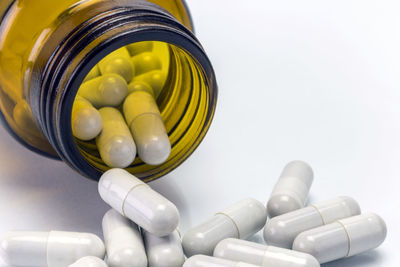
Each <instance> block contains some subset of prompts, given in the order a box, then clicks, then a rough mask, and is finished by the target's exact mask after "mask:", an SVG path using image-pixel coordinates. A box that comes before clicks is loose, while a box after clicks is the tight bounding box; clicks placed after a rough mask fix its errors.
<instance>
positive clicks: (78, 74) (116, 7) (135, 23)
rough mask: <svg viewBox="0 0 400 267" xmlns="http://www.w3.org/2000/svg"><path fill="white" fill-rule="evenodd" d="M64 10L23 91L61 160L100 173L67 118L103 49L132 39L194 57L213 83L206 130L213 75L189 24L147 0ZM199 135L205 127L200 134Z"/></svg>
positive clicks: (156, 173)
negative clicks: (79, 144) (172, 47)
mask: <svg viewBox="0 0 400 267" xmlns="http://www.w3.org/2000/svg"><path fill="white" fill-rule="evenodd" d="M67 14H68V16H60V19H59V21H58V22H57V23H55V24H54V27H53V28H52V29H51V33H50V34H48V36H47V38H46V41H45V42H44V43H43V46H42V49H41V50H40V52H39V53H38V54H37V58H36V60H34V62H35V64H34V66H33V67H32V71H31V76H30V79H29V80H30V83H29V89H30V91H29V94H28V95H29V98H30V99H29V100H30V105H31V108H32V111H33V114H34V117H35V119H36V120H37V122H38V124H39V125H40V127H41V129H42V131H43V133H44V135H45V136H46V137H47V139H48V140H49V142H50V143H51V145H52V146H53V147H54V149H55V150H56V151H57V153H58V155H59V156H60V157H61V158H62V159H63V160H64V161H65V162H67V163H68V164H69V165H71V166H72V167H73V168H75V169H76V170H78V171H80V172H81V173H82V174H83V175H85V176H87V177H92V178H98V177H99V176H100V175H101V174H102V172H103V170H101V169H98V168H95V167H93V166H92V165H91V164H90V163H89V162H88V161H87V160H85V158H84V157H82V154H81V152H80V151H79V148H78V147H77V146H76V143H75V139H74V137H73V135H72V130H71V124H70V121H71V110H72V105H73V101H74V99H75V96H76V94H77V91H78V89H79V87H80V85H81V83H82V82H83V80H84V78H85V76H86V74H87V73H88V72H89V71H90V70H91V69H92V68H93V67H94V66H95V65H96V64H97V63H98V62H99V61H100V60H101V59H102V58H103V57H104V56H106V55H107V54H109V53H111V52H112V51H114V50H116V49H118V48H120V47H122V46H126V45H128V44H131V43H135V42H141V41H161V42H165V43H169V44H172V45H175V46H177V47H179V48H181V49H182V50H183V51H186V52H187V53H188V54H190V55H191V56H192V57H193V58H194V62H195V64H198V67H199V69H201V72H203V73H202V75H204V76H205V77H206V78H207V82H208V83H209V84H210V88H213V90H212V91H210V92H209V93H210V94H212V96H211V97H210V98H209V99H212V102H210V103H209V104H210V105H211V106H212V107H213V108H212V110H211V111H210V112H209V113H210V114H208V115H207V116H206V117H207V121H206V122H205V125H206V127H205V128H204V131H207V129H208V127H209V121H211V118H212V115H213V113H214V110H213V109H214V108H215V103H214V101H215V100H216V81H215V75H214V72H213V69H212V66H211V64H210V62H209V60H208V58H207V56H206V54H205V52H204V51H203V49H202V47H201V45H200V43H199V41H198V40H197V39H196V37H195V36H194V35H193V33H192V32H191V31H190V30H189V29H187V28H186V27H185V26H183V25H182V24H181V23H180V22H179V21H177V20H176V19H175V18H174V17H173V16H172V15H170V14H169V13H168V12H167V11H165V10H164V9H162V8H160V7H159V6H157V5H154V4H151V3H149V2H147V1H143V2H142V1H136V2H134V3H132V1H126V0H124V1H106V2H104V1H101V2H99V3H95V4H93V5H90V6H84V5H82V6H79V5H78V6H75V7H73V8H71V9H70V10H68V11H66V13H65V15H67ZM209 101H211V100H209ZM203 136H204V133H203V134H201V135H200V138H202V137H203ZM198 143H199V142H197V144H196V146H197V145H198ZM186 157H187V156H186ZM171 169H172V167H171ZM159 174H160V175H161V174H164V173H162V171H161V170H154V171H153V172H152V173H148V174H146V175H143V176H146V177H147V176H152V177H155V176H159Z"/></svg>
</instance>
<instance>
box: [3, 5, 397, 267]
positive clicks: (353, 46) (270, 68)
mask: <svg viewBox="0 0 400 267" xmlns="http://www.w3.org/2000/svg"><path fill="white" fill-rule="evenodd" d="M188 4H189V6H190V8H191V9H192V13H193V17H194V20H195V25H196V31H197V35H198V37H199V39H200V40H201V41H202V43H203V45H204V47H205V49H206V50H207V53H208V54H209V56H210V58H211V60H212V62H213V64H214V67H215V70H216V73H217V76H218V81H219V87H220V92H219V103H218V111H217V113H216V117H215V120H214V123H213V125H212V128H211V130H210V132H209V134H208V135H207V137H206V138H205V140H204V142H203V143H202V144H201V146H200V147H199V148H198V149H197V151H196V152H195V153H194V154H193V156H191V157H190V158H189V160H187V161H186V162H185V163H184V164H183V165H182V166H181V167H179V168H178V169H177V170H175V171H174V172H172V173H171V174H169V175H167V176H166V177H164V178H162V179H160V180H157V181H155V182H153V183H151V186H153V188H154V189H156V190H157V191H159V192H161V193H162V194H164V195H165V196H167V197H168V198H169V199H171V200H172V201H173V202H174V203H175V204H176V205H177V206H178V208H179V209H180V212H181V216H182V220H181V230H182V231H183V232H185V231H186V230H187V229H188V228H189V227H190V226H193V225H195V224H197V223H199V222H201V221H202V220H204V219H206V218H208V217H210V216H211V215H212V214H213V213H214V212H216V211H219V210H221V209H223V208H225V207H226V206H228V205H229V204H231V203H234V202H236V201H238V200H240V199H242V198H246V197H253V198H256V199H258V200H260V201H262V202H266V201H267V199H268V196H269V194H270V192H271V190H272V187H273V185H274V183H275V182H276V180H277V178H278V176H279V174H280V172H281V170H282V168H283V166H284V165H285V164H286V163H287V162H289V161H291V160H293V159H302V160H305V161H307V162H309V163H310V164H311V165H312V166H313V168H314V171H315V180H314V184H313V186H312V190H311V196H310V201H312V202H315V201H320V200H325V199H328V198H332V197H335V196H338V195H348V196H352V197H354V198H355V199H357V200H358V201H359V203H360V205H361V207H362V209H363V211H372V212H376V213H378V214H379V215H381V216H382V217H383V218H384V219H385V220H386V222H387V226H388V237H387V240H386V242H385V243H384V244H383V245H382V246H381V247H380V248H379V249H377V250H375V251H372V252H368V253H365V254H362V255H359V256H355V257H353V258H350V259H346V260H341V261H338V262H334V263H330V264H325V265H324V267H339V266H340V267H361V266H362V267H377V266H378V267H379V266H382V267H383V266H384V267H396V266H399V263H400V256H399V254H400V253H399V252H398V246H399V242H400V212H399V211H400V194H399V188H400V182H399V179H400V16H399V15H398V14H399V11H400V10H399V8H400V4H399V2H398V1H396V0H393V1H365V0H359V1H344V0H336V1H320V0H314V1H308V0H306V1H297V0H291V1H286V0H283V1H265V0H247V1H243V0H241V1H238V0H230V1H228V0H218V1H216V0H189V1H188ZM0 151H1V153H0V176H1V178H0V214H1V217H0V233H2V232H4V231H7V230H10V229H25V230H71V231H88V232H93V233H96V234H99V235H101V219H102V216H103V214H104V213H105V212H106V211H107V209H108V206H107V205H106V204H104V203H103V202H102V200H101V199H100V197H99V196H98V193H97V184H96V183H95V182H92V181H89V180H87V179H85V178H83V177H81V176H80V175H78V174H77V173H75V172H74V171H73V170H72V169H70V168H69V167H68V166H67V165H65V164H64V163H62V162H58V161H54V160H50V159H46V158H43V157H41V156H39V155H36V154H34V153H32V152H30V151H29V150H27V149H25V148H24V147H22V146H21V145H19V144H18V143H17V142H16V141H14V140H13V138H12V137H10V136H9V135H8V133H7V132H6V131H5V130H4V129H3V128H1V129H0ZM256 239H258V240H261V236H260V235H259V236H258V237H256Z"/></svg>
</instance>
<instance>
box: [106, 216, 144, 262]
mask: <svg viewBox="0 0 400 267" xmlns="http://www.w3.org/2000/svg"><path fill="white" fill-rule="evenodd" d="M103 233H104V241H105V244H106V251H107V263H108V265H109V267H146V266H147V257H146V251H145V249H144V245H143V239H142V236H141V235H140V232H139V228H138V226H137V225H136V224H134V223H132V222H130V221H129V220H128V219H127V218H125V217H123V216H122V215H121V214H119V213H118V212H117V211H116V210H113V209H111V210H109V211H108V212H107V213H106V214H105V215H104V217H103Z"/></svg>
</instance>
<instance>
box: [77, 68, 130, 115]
mask: <svg viewBox="0 0 400 267" xmlns="http://www.w3.org/2000/svg"><path fill="white" fill-rule="evenodd" d="M78 95H80V96H82V97H83V98H85V99H87V100H88V101H89V102H90V103H92V105H93V106H94V107H96V108H101V107H106V106H111V107H116V106H119V105H121V104H122V102H123V101H124V99H125V97H126V96H127V95H128V84H127V83H126V81H125V80H124V79H123V78H122V77H121V76H119V75H117V74H105V75H103V76H100V77H97V78H95V79H93V80H90V81H87V82H85V83H83V84H82V85H81V87H80V88H79V90H78Z"/></svg>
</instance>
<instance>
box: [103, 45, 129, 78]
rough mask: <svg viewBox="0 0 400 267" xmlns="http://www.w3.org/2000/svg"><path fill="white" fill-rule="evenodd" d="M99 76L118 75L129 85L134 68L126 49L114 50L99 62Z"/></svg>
mask: <svg viewBox="0 0 400 267" xmlns="http://www.w3.org/2000/svg"><path fill="white" fill-rule="evenodd" d="M99 69H100V72H101V74H103V75H104V74H110V73H113V74H118V75H119V76H121V77H122V78H124V79H125V81H126V82H127V83H130V82H131V80H132V79H133V76H134V75H135V66H134V65H133V62H132V60H131V55H130V54H129V51H128V49H126V48H125V47H122V48H120V49H117V50H115V51H114V52H112V53H111V54H109V55H108V56H106V57H105V58H103V59H102V60H101V61H100V62H99Z"/></svg>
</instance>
